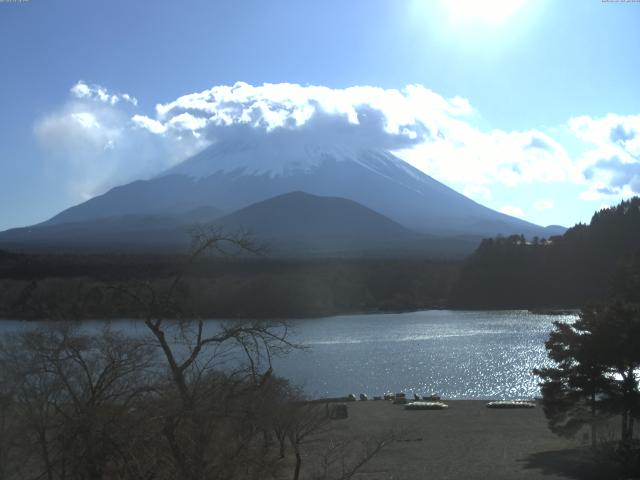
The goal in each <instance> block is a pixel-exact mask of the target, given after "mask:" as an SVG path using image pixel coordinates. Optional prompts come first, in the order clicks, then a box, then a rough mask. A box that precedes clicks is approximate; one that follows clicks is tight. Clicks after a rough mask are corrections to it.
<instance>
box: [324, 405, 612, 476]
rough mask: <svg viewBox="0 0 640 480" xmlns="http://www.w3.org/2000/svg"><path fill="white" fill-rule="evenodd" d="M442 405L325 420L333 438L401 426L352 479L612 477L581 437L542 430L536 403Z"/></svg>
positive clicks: (355, 408)
mask: <svg viewBox="0 0 640 480" xmlns="http://www.w3.org/2000/svg"><path fill="white" fill-rule="evenodd" d="M446 403H447V404H448V405H449V408H448V409H447V410H439V411H409V410H405V409H404V407H403V406H402V405H393V404H392V403H391V402H388V401H366V402H360V401H358V402H351V403H348V411H349V418H347V419H345V420H334V421H332V425H331V430H332V435H334V438H335V437H337V438H343V439H348V438H367V437H369V438H371V437H374V436H382V435H385V433H386V432H390V431H392V430H394V431H401V432H403V434H402V437H403V440H401V441H398V442H395V443H392V444H390V445H389V446H387V447H385V449H383V450H382V451H381V452H379V453H378V454H377V455H376V456H375V457H374V458H373V459H372V460H371V461H370V462H369V463H367V464H366V465H365V466H364V467H363V468H362V470H361V471H360V473H358V475H356V478H362V479H365V478H366V479H372V480H383V479H385V480H390V479H404V480H411V479H425V478H429V479H443V480H444V479H492V480H499V479H505V480H506V479H545V480H555V479H615V478H619V475H618V473H617V472H615V470H612V467H611V466H606V465H604V464H600V463H597V462H595V461H594V460H592V459H591V458H590V456H589V453H588V452H587V450H586V446H587V445H586V444H588V442H589V440H588V438H586V437H584V436H582V435H580V436H579V438H575V439H563V438H560V437H558V436H556V435H554V434H553V433H551V432H550V431H549V429H548V428H547V423H546V419H545V416H544V412H543V411H542V408H541V407H540V406H537V407H536V408H533V409H514V410H497V409H489V408H486V403H487V402H485V401H479V400H457V401H446Z"/></svg>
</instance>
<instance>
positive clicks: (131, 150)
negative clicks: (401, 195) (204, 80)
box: [35, 82, 640, 199]
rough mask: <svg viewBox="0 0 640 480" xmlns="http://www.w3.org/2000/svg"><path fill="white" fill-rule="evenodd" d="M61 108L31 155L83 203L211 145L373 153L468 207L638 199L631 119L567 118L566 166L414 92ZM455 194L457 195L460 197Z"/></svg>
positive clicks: (326, 91) (204, 97)
mask: <svg viewBox="0 0 640 480" xmlns="http://www.w3.org/2000/svg"><path fill="white" fill-rule="evenodd" d="M70 93H71V98H70V99H69V100H68V101H67V102H66V103H65V104H64V105H63V106H62V107H61V108H60V109H59V110H57V111H55V112H53V113H51V114H50V115H48V116H46V117H44V118H42V119H40V120H39V121H38V122H37V123H36V127H35V131H36V135H37V137H38V139H39V141H40V143H41V144H42V145H43V147H44V148H45V149H46V150H47V151H49V152H50V153H52V154H53V155H54V156H57V157H58V158H61V159H64V161H70V162H73V163H74V165H77V167H78V168H77V171H78V178H77V179H76V183H77V184H78V185H81V188H80V190H82V191H83V192H86V195H89V196H90V195H92V194H95V193H99V191H100V190H101V189H104V188H106V187H107V186H111V185H113V184H115V183H117V182H123V181H127V180H132V179H135V178H140V177H145V176H151V175H154V174H158V173H160V172H161V171H162V170H164V169H166V168H168V167H170V166H172V165H175V164H176V163H178V162H180V161H182V160H184V159H185V158H187V157H188V156H190V155H193V154H194V153H196V152H198V151H199V150H201V149H202V148H205V147H206V146H208V145H210V144H212V143H215V142H223V141H237V140H241V141H256V142H260V141H272V140H274V139H278V141H300V142H308V143H339V144H342V145H346V146H350V147H354V148H363V147H366V148H381V149H385V150H391V151H393V152H395V153H396V154H397V155H398V156H400V157H401V158H404V159H405V160H406V161H408V162H409V163H411V164H412V165H414V166H415V167H417V168H419V169H420V170H422V171H424V172H425V173H427V174H429V175H431V176H433V177H434V178H436V179H438V180H441V181H444V182H446V183H449V184H457V185H461V186H462V188H461V189H464V190H465V191H468V192H469V193H472V192H473V194H475V195H477V196H478V198H479V199H483V198H484V199H487V198H490V197H491V190H490V187H491V185H493V184H501V185H507V186H516V185H520V184H523V183H536V182H543V183H548V182H570V183H573V184H582V185H584V187H585V193H584V195H583V198H585V199H596V198H598V199H599V198H602V197H606V196H607V195H618V196H620V195H622V196H624V195H627V196H628V195H630V194H632V193H640V180H639V179H640V167H639V166H638V165H639V163H640V162H639V160H638V155H639V153H640V135H639V133H638V132H640V116H616V115H609V116H606V117H602V118H591V117H587V116H582V117H575V118H572V119H570V120H569V121H568V122H567V125H566V128H567V129H568V130H569V131H570V132H571V133H572V134H573V135H575V137H576V138H577V139H578V140H579V141H580V142H581V143H582V144H583V146H584V149H583V150H584V151H583V152H582V153H581V154H579V155H577V156H576V155H571V154H570V153H569V152H568V151H567V149H566V148H565V147H564V146H563V145H562V143H561V142H560V141H558V140H557V139H555V138H554V136H553V135H551V134H549V133H548V132H544V131H542V130H539V129H531V130H527V131H505V130H500V129H494V130H491V131H484V130H482V129H480V128H479V127H477V126H476V123H478V122H477V121H476V120H477V119H478V118H479V112H477V111H476V110H475V109H474V108H473V107H472V106H471V104H470V102H469V101H468V100H466V99H464V98H461V97H454V98H449V99H447V98H444V97H442V96H441V95H438V94H437V93H435V92H433V91H431V90H429V89H427V88H425V87H424V86H422V85H408V86H406V87H404V88H403V89H383V88H378V87H370V86H355V87H349V88H343V89H336V88H329V87H324V86H303V85H298V84H290V83H282V84H263V85H258V86H253V85H249V84H247V83H242V82H239V83H236V84H234V85H231V86H225V85H222V86H214V87H212V88H210V89H208V90H205V91H203V92H198V93H192V94H189V95H184V96H181V97H179V98H177V99H176V100H174V101H171V102H168V103H164V104H158V105H157V106H156V108H155V111H154V112H153V113H152V114H149V113H144V112H140V111H138V108H137V104H138V102H137V99H136V98H135V97H134V96H132V95H129V94H123V93H112V92H110V91H109V90H108V89H106V88H104V87H102V86H99V85H93V84H91V85H90V84H87V83H85V82H78V83H77V84H76V85H74V86H73V87H72V89H71V92H70ZM465 185H466V187H465Z"/></svg>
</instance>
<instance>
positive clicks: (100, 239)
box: [0, 192, 477, 257]
mask: <svg viewBox="0 0 640 480" xmlns="http://www.w3.org/2000/svg"><path fill="white" fill-rule="evenodd" d="M203 213H206V214H211V213H213V212H212V211H211V210H205V211H204V212H201V211H200V210H197V211H196V212H195V214H193V215H191V216H190V215H185V216H183V217H173V216H168V215H163V216H161V215H157V216H154V215H121V216H116V217H108V218H103V219H92V220H85V221H78V222H71V223H48V224H43V225H40V226H36V227H30V228H21V229H14V230H9V231H7V232H3V233H0V245H2V246H5V247H7V248H12V247H13V249H17V250H26V251H34V250H35V251H47V252H52V251H53V252H69V251H75V252H131V253H148V252H185V251H187V249H188V248H189V245H190V242H191V237H190V229H191V228H192V225H193V224H194V223H196V222H195V221H192V219H194V218H198V217H199V215H202V214H203ZM206 223H209V224H212V225H215V226H216V227H219V228H222V229H223V230H225V231H228V232H236V231H243V232H249V233H250V235H251V238H252V239H253V240H255V242H256V243H257V244H260V245H264V246H266V247H267V249H268V251H269V253H270V254H271V255H275V256H285V257H307V256H362V255H365V256H368V255H375V256H407V255H415V254H420V255H423V256H424V255H427V256H446V257H460V256H463V255H466V254H468V253H470V252H471V251H472V250H473V248H475V246H476V245H477V242H476V241H474V240H473V239H467V240H462V239H460V240H453V239H447V240H442V239H440V238H439V237H433V236H428V235H424V234H418V233H416V232H413V231H411V230H408V229H406V228H405V227H403V226H401V225H400V224H398V223H396V222H394V221H392V220H390V219H388V218H386V217H385V216H383V215H381V214H379V213H377V212H375V211H373V210H371V209H369V208H367V207H364V206H362V205H360V204H358V203H356V202H354V201H352V200H347V199H344V198H337V197H320V196H316V195H310V194H307V193H304V192H291V193H286V194H283V195H279V196H276V197H274V198H270V199H267V200H264V201H261V202H258V203H255V204H252V205H249V206H248V207H245V208H242V209H240V210H238V211H236V212H234V213H231V214H228V215H225V216H221V217H217V218H215V219H211V218H210V219H209V221H208V222H206Z"/></svg>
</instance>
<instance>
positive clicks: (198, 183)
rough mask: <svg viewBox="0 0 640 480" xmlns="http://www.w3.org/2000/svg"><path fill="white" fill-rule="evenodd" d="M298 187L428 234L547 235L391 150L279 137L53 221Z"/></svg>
mask: <svg viewBox="0 0 640 480" xmlns="http://www.w3.org/2000/svg"><path fill="white" fill-rule="evenodd" d="M292 191H305V192H308V193H310V194H314V195H321V196H332V197H342V198H347V199H350V200H353V201H356V202H358V203H360V204H362V205H364V206H366V207H368V208H370V209H372V210H375V211H377V212H378V213H380V214H382V215H384V216H386V217H388V218H390V219H391V220H394V221H396V222H398V223H400V224H401V225H403V226H405V227H407V228H409V229H412V230H415V231H418V232H422V233H429V234H435V235H444V236H457V235H471V236H475V237H486V236H494V235H498V234H501V235H508V234H512V233H523V234H525V235H528V236H533V235H538V236H548V233H547V232H546V231H545V229H544V228H542V227H539V226H537V225H534V224H532V223H529V222H525V221H523V220H520V219H517V218H514V217H510V216H508V215H505V214H502V213H498V212H495V211H493V210H491V209H488V208H486V207H484V206H482V205H480V204H478V203H476V202H474V201H472V200H470V199H468V198H466V197H465V196H463V195H461V194H459V193H457V192H455V191H454V190H452V189H450V188H448V187H446V186H445V185H443V184H441V183H440V182H437V181H436V180H434V179H433V178H431V177H429V176H427V175H425V174H424V173H422V172H420V171H419V170H417V169H415V168H414V167H412V166H410V165H409V164H407V163H406V162H404V161H402V160H400V159H399V158H397V157H395V156H394V155H392V154H390V153H388V152H386V151H381V150H352V149H349V148H345V147H340V146H335V145H332V146H322V145H307V144H296V143H291V144H288V143H285V144H283V143H282V142H278V141H275V140H274V141H273V142H266V143H265V142H262V143H246V142H245V143H243V142H235V143H230V142H227V143H219V144H214V145H213V146H211V147H209V148H207V149H205V150H204V151H203V152H201V153H199V154H198V155H196V156H194V157H192V158H190V159H188V160H186V161H185V162H183V163H181V164H179V165H178V166H176V167H174V168H173V169H171V170H169V171H167V172H165V174H163V175H161V176H158V177H156V178H153V179H150V180H146V181H137V182H133V183H130V184H128V185H124V186H120V187H116V188H114V189H112V190H110V191H109V192H107V193H105V194H104V195H101V196H98V197H95V198H93V199H91V200H89V201H87V202H85V203H82V204H80V205H77V206H75V207H72V208H70V209H68V210H65V211H64V212H62V213H60V214H59V215H57V216H55V217H54V218H52V219H51V220H49V221H48V222H46V223H49V224H61V223H69V222H78V221H85V220H90V219H96V218H101V217H110V216H114V215H125V214H135V215H139V214H144V215H148V214H159V213H165V212H167V211H171V212H175V213H179V212H181V211H186V210H189V209H193V208H196V207H200V206H213V207H216V208H220V209H223V210H226V211H234V210H237V209H239V208H243V207H245V206H248V205H250V204H252V203H255V202H259V201H262V200H265V199H267V198H271V197H274V196H277V195H281V194H283V193H288V192H292ZM554 233H558V232H554Z"/></svg>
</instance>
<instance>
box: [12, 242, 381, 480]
mask: <svg viewBox="0 0 640 480" xmlns="http://www.w3.org/2000/svg"><path fill="white" fill-rule="evenodd" d="M226 241H229V242H230V243H233V244H236V245H239V246H240V247H241V248H249V247H248V246H247V247H245V245H244V244H243V243H242V240H240V239H237V238H225V237H220V236H214V237H210V238H207V239H204V241H203V242H202V243H201V244H200V245H199V246H198V247H197V248H196V249H195V252H194V254H193V256H192V257H190V261H193V260H194V259H196V258H197V257H198V255H199V254H201V253H202V252H204V251H205V250H207V249H209V248H215V247H217V246H219V244H220V243H223V242H226ZM182 280H183V276H182V274H181V273H177V274H176V275H174V276H173V277H172V279H171V281H170V282H169V285H168V286H167V287H166V288H164V289H162V290H156V289H155V288H154V286H153V285H151V284H149V283H147V282H138V283H136V284H135V285H130V284H121V285H120V286H119V287H114V290H115V291H117V293H118V295H120V296H121V297H123V298H127V299H128V302H130V303H131V304H135V305H136V306H137V307H136V308H137V309H138V310H139V311H140V312H144V315H143V323H144V326H145V331H144V332H145V333H144V334H142V335H139V336H126V335H124V334H122V333H119V332H117V331H113V330H111V329H110V328H109V326H108V325H107V326H106V327H105V328H104V330H103V331H102V332H100V333H99V334H96V333H95V332H86V331H85V332H83V331H82V330H81V327H80V326H79V325H78V323H62V322H59V323H50V324H48V326H40V327H38V328H34V329H26V330H24V331H22V332H20V333H14V334H7V335H5V336H4V337H3V338H2V339H1V341H0V479H2V480H5V479H38V478H46V479H47V480H54V479H55V480H67V479H69V480H80V479H92V480H94V479H95V480H98V479H101V480H102V479H123V480H124V479H127V480H128V479H140V480H141V479H158V480H163V479H167V480H168V479H184V480H204V479H220V480H223V479H247V480H249V479H269V478H272V479H279V478H293V479H294V480H297V479H298V478H300V476H301V472H302V471H303V467H304V466H305V465H306V464H308V463H309V462H313V464H312V470H311V472H312V475H308V476H307V477H306V478H317V479H347V478H351V477H352V476H353V475H354V474H355V472H356V471H357V470H358V469H359V468H360V467H361V466H362V465H364V464H365V463H366V462H367V461H368V460H369V459H370V458H371V457H372V456H373V455H375V454H376V453H377V452H378V451H379V450H380V449H381V448H382V447H383V446H384V445H385V444H386V443H387V442H389V441H391V440H392V439H393V435H392V434H388V435H385V436H383V437H381V438H366V439H362V441H361V442H355V443H356V444H353V442H352V444H350V445H344V444H339V445H338V444H335V443H333V442H329V446H330V448H328V449H327V450H326V451H324V452H320V453H317V452H316V455H315V456H311V455H306V452H305V449H306V447H305V445H306V442H307V441H308V440H309V439H310V438H312V437H313V436H314V435H317V434H319V433H320V432H323V431H325V430H326V427H327V426H328V425H329V422H330V417H331V410H330V409H329V408H328V407H327V406H325V405H319V404H314V403H308V402H306V401H305V400H304V398H303V397H302V395H301V394H300V392H299V391H297V390H296V389H295V388H294V387H292V386H290V385H289V384H288V383H287V382H286V381H285V380H283V379H280V378H278V377H277V376H276V375H275V374H274V372H273V370H272V368H271V359H272V358H273V357H274V356H276V355H283V354H286V352H287V351H288V350H289V349H290V348H295V345H292V344H291V343H290V342H289V340H288V338H287V328H286V325H281V324H268V323H262V322H248V321H235V322H234V321H231V322H228V323H226V324H224V325H221V326H220V325H218V326H215V327H214V330H208V327H205V323H204V322H203V321H200V320H181V319H180V318H193V315H194V314H193V312H187V311H184V310H182V304H181V303H180V301H179V298H180V296H181V291H182ZM183 314H185V316H184V317H183ZM167 317H171V318H179V320H171V321H169V320H167Z"/></svg>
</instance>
